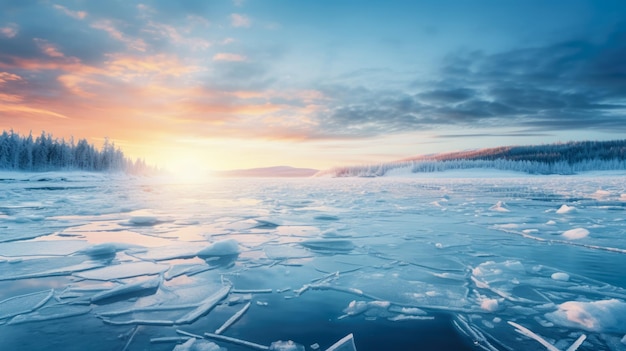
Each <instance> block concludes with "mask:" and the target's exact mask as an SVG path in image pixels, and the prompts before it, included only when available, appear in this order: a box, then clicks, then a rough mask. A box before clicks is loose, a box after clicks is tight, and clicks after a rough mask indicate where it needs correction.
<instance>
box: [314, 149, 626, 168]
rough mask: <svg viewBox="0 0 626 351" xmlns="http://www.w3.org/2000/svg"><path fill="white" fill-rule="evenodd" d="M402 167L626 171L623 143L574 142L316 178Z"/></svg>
mask: <svg viewBox="0 0 626 351" xmlns="http://www.w3.org/2000/svg"><path fill="white" fill-rule="evenodd" d="M399 168H406V169H407V170H408V171H410V172H411V173H424V172H439V171H446V170H453V169H470V168H484V169H499V170H506V171H517V172H525V173H530V174H574V173H577V172H584V171H596V170H626V140H613V141H576V142H567V143H556V144H546V145H527V146H504V147H497V148H488V149H479V150H470V151H461V152H452V153H443V154H436V155H426V156H416V157H411V158H406V159H402V160H399V161H393V162H388V163H380V164H372V165H362V166H352V167H339V168H334V169H331V170H328V171H324V172H320V173H319V174H318V175H330V176H334V177H379V176H384V175H386V174H387V172H389V171H391V170H394V169H399Z"/></svg>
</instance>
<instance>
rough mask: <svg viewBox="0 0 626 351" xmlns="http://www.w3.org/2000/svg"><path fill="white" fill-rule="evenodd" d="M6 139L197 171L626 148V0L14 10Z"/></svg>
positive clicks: (128, 2)
mask: <svg viewBox="0 0 626 351" xmlns="http://www.w3.org/2000/svg"><path fill="white" fill-rule="evenodd" d="M0 129H3V130H10V129H13V130H14V131H16V132H19V133H22V134H28V133H29V132H31V131H32V133H33V134H34V135H39V134H40V133H41V132H42V131H45V132H46V133H50V134H52V135H53V136H54V137H57V138H65V139H66V140H67V139H68V138H70V137H72V136H73V137H74V138H75V139H81V138H86V139H88V140H89V141H90V142H92V143H95V144H96V145H100V144H101V143H102V142H103V140H104V138H105V137H107V138H109V139H110V140H111V141H113V142H114V143H115V145H116V146H118V147H120V148H121V149H122V150H123V151H124V153H125V154H126V155H128V156H130V157H133V158H136V157H139V158H143V159H145V160H146V161H147V162H148V163H151V164H154V165H158V166H160V167H165V168H170V169H178V170H185V171H196V170H201V169H214V170H225V169H238V168H254V167H267V166H277V165H290V166H294V167H309V168H317V169H326V168H331V167H335V166H345V165H356V164H372V163H378V162H385V161H393V160H397V159H402V158H406V157H410V156H416V155H422V154H432V153H439V152H449V151H459V150H466V149H476V148H483V147H494V146H503V145H527V144H543V143H552V142H559V141H562V142H565V141H571V140H609V139H623V138H624V135H626V134H625V133H626V2H625V1H623V0H523V1H521V0H520V1H513V0H472V1H469V0H421V1H389V0H387V1H382V0H368V1H357V0H316V1H314V0H300V1H288V0H222V1H220V0H180V1H171V0H140V1H134V0H119V1H117V0H107V1H100V0H66V1H64V0H0Z"/></svg>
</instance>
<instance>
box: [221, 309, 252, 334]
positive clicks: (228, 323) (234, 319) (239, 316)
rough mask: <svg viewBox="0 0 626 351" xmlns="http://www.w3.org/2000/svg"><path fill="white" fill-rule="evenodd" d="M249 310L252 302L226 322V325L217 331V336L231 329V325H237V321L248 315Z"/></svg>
mask: <svg viewBox="0 0 626 351" xmlns="http://www.w3.org/2000/svg"><path fill="white" fill-rule="evenodd" d="M248 308H250V302H248V303H247V304H246V305H245V306H243V308H242V309H241V310H239V311H238V312H237V313H235V314H234V315H233V316H232V317H230V318H229V319H228V320H227V321H226V322H224V324H222V326H221V327H219V328H218V329H217V330H216V331H215V334H222V332H223V331H224V330H226V329H227V328H228V327H230V326H231V325H233V323H235V322H236V321H237V319H239V318H241V316H243V314H244V313H246V311H247V310H248Z"/></svg>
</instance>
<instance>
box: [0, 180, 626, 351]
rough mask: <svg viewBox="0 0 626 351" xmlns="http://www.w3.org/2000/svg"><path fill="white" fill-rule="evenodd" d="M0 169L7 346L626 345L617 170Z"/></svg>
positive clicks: (624, 207) (624, 245)
mask: <svg viewBox="0 0 626 351" xmlns="http://www.w3.org/2000/svg"><path fill="white" fill-rule="evenodd" d="M0 178H2V179H0V343H1V344H2V345H1V346H0V348H1V349H2V350H41V349H46V350H90V351H96V350H174V349H176V350H219V349H220V347H221V348H222V349H227V350H256V349H259V350H263V349H274V350H317V349H319V350H326V349H329V348H330V349H331V350H344V351H345V350H354V349H355V348H354V347H352V345H351V342H345V343H343V345H342V346H340V347H339V345H336V346H337V347H335V348H333V347H331V345H333V344H335V343H336V342H338V341H339V340H340V339H342V338H344V337H345V336H347V335H349V334H353V336H354V343H355V345H356V350H359V351H367V350H492V351H493V350H541V349H547V350H552V351H554V350H563V351H565V350H569V351H573V350H576V349H578V350H626V275H625V274H624V271H625V270H626V239H625V236H626V176H624V175H619V174H617V175H616V174H613V175H610V174H609V175H607V174H602V175H600V174H590V175H586V176H585V175H578V176H542V177H521V176H520V177H515V176H508V177H503V178H488V177H477V178H463V177H459V176H455V177H448V178H438V179H437V178H434V177H423V178H413V179H403V178H380V179H374V178H370V179H362V178H346V179H219V180H211V181H208V182H206V183H203V184H173V183H171V182H167V181H163V180H150V179H128V178H125V177H121V176H106V175H98V174H86V173H43V174H20V173H2V174H1V175H0ZM205 333H209V334H208V335H207V334H205ZM192 335H195V336H196V337H197V339H195V340H194V339H190V337H191V336H192ZM220 336H225V337H228V338H234V340H233V339H230V340H222V339H220ZM201 338H202V339H201ZM281 340H282V341H283V342H280V343H279V342H278V341H281ZM288 340H292V341H293V342H294V343H288V342H286V341H288ZM245 342H248V343H253V344H245ZM183 343H184V344H183ZM242 343H244V344H242ZM295 344H299V345H301V347H298V346H297V345H295Z"/></svg>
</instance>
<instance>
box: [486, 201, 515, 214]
mask: <svg viewBox="0 0 626 351" xmlns="http://www.w3.org/2000/svg"><path fill="white" fill-rule="evenodd" d="M489 210H491V211H495V212H511V211H510V210H509V209H508V208H506V204H505V203H504V202H502V201H498V202H497V203H496V204H495V205H493V206H491V207H489Z"/></svg>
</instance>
